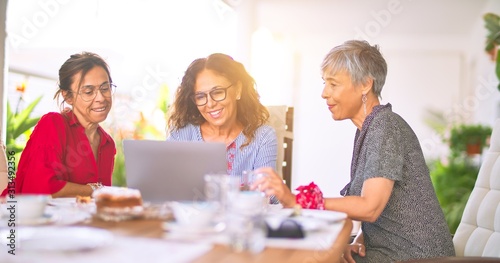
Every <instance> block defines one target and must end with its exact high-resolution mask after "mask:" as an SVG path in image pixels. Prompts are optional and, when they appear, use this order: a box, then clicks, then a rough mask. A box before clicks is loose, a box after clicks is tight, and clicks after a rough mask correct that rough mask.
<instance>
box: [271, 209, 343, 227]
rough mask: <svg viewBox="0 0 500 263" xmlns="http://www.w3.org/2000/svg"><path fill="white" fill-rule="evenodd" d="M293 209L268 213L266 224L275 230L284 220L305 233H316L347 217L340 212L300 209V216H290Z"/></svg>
mask: <svg viewBox="0 0 500 263" xmlns="http://www.w3.org/2000/svg"><path fill="white" fill-rule="evenodd" d="M293 212H294V209H291V208H284V209H281V210H276V211H273V212H272V213H268V214H267V216H266V222H267V223H268V225H269V226H270V227H272V228H275V229H277V228H278V227H279V226H280V224H281V222H283V221H284V220H293V221H295V222H297V223H299V224H300V225H301V226H302V228H303V229H304V230H305V231H317V230H320V229H323V228H325V227H327V226H328V225H329V224H332V223H336V222H340V221H342V220H344V219H345V218H346V217H347V215H346V214H345V213H342V212H336V211H329V210H316V209H302V211H301V215H300V216H291V215H292V213H293Z"/></svg>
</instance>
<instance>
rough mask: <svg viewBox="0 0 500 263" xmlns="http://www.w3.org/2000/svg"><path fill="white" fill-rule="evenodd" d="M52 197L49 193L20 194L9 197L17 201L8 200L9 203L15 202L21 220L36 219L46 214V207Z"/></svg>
mask: <svg viewBox="0 0 500 263" xmlns="http://www.w3.org/2000/svg"><path fill="white" fill-rule="evenodd" d="M50 199H51V196H50V195H48V194H18V195H16V196H15V198H14V199H9V200H14V201H16V203H9V202H8V204H15V207H16V210H17V216H18V218H19V219H20V220H27V219H36V218H41V217H43V216H44V213H45V207H46V206H47V203H48V202H49V200H50ZM9 200H7V201H9Z"/></svg>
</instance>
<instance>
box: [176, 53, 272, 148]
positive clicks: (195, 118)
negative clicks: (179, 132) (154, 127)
mask: <svg viewBox="0 0 500 263" xmlns="http://www.w3.org/2000/svg"><path fill="white" fill-rule="evenodd" d="M204 69H209V70H212V71H213V72H215V73H217V74H219V75H221V76H223V77H225V78H226V79H228V80H229V81H230V82H231V83H235V84H236V83H238V82H239V83H241V97H240V100H238V101H237V116H236V118H237V120H238V121H239V122H240V123H241V124H242V125H243V127H244V128H243V134H244V135H245V136H246V137H247V140H246V141H245V143H244V144H243V145H242V147H244V146H247V145H248V144H249V143H250V142H251V141H252V140H253V138H254V136H255V131H256V130H257V129H258V128H259V127H260V126H262V125H263V124H265V123H266V122H267V120H268V119H269V112H268V111H267V108H266V107H265V106H264V105H262V104H261V103H260V101H259V98H260V97H259V94H258V93H257V90H256V89H255V80H254V79H253V78H252V76H250V74H248V72H247V71H246V70H245V67H244V66H243V64H241V63H239V62H237V61H235V60H233V58H231V57H230V56H228V55H225V54H221V53H215V54H211V55H210V56H208V57H206V58H199V59H196V60H194V61H193V62H192V63H191V64H190V65H189V67H188V68H187V70H186V72H185V74H184V77H183V78H182V82H181V84H180V86H179V87H178V88H177V91H176V94H175V100H174V104H173V105H172V107H171V108H170V112H169V116H168V121H167V125H168V131H172V130H176V129H180V128H183V127H185V126H186V125H187V124H194V125H201V124H202V123H204V122H205V119H204V118H203V116H202V115H201V113H200V111H199V110H198V107H197V106H196V105H195V104H194V102H193V101H192V99H191V96H192V95H193V94H194V89H195V88H194V86H195V83H196V77H197V76H198V74H199V73H200V72H201V71H202V70H204Z"/></svg>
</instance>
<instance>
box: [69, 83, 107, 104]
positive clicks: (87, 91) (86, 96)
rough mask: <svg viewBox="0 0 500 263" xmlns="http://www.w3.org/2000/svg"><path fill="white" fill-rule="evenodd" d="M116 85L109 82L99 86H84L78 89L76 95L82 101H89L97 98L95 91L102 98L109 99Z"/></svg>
mask: <svg viewBox="0 0 500 263" xmlns="http://www.w3.org/2000/svg"><path fill="white" fill-rule="evenodd" d="M115 89H116V85H115V84H113V83H110V82H105V83H102V84H101V86H99V87H97V86H93V85H85V86H82V87H81V88H80V90H79V91H78V95H80V97H81V98H82V100H84V101H87V102H88V101H91V100H93V99H95V97H96V96H97V91H100V92H101V94H102V96H103V97H106V98H109V97H111V96H112V95H113V93H114V91H115Z"/></svg>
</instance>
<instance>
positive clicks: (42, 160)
mask: <svg viewBox="0 0 500 263" xmlns="http://www.w3.org/2000/svg"><path fill="white" fill-rule="evenodd" d="M114 88H115V86H114V85H113V83H112V80H111V76H110V74H109V67H108V65H107V63H106V62H105V61H104V60H103V59H102V58H101V57H99V56H98V55H97V54H94V53H89V52H84V53H81V54H74V55H72V56H71V57H70V58H69V59H68V60H66V62H65V63H64V64H63V65H62V66H61V68H60V69H59V90H58V91H57V92H56V94H55V96H54V98H55V99H57V100H58V101H59V100H60V98H61V97H62V102H61V107H62V106H63V105H64V103H66V104H68V105H71V106H72V108H71V110H65V111H63V112H62V113H56V112H50V113H47V114H45V115H44V116H42V118H41V119H40V121H39V122H38V124H37V125H36V126H35V129H34V130H33V133H32V134H31V137H30V139H29V140H28V143H27V145H26V148H25V149H24V151H23V152H22V154H21V159H20V160H19V166H18V170H17V174H16V178H15V180H14V181H12V182H10V183H9V185H8V186H7V188H6V189H5V190H4V191H3V193H2V195H6V194H10V193H14V194H19V193H33V194H34V193H36V194H51V195H52V197H72V196H76V195H84V196H89V195H91V194H92V192H93V191H94V190H95V189H97V188H99V187H101V186H102V185H107V186H109V185H111V175H112V172H113V166H114V157H115V154H116V148H115V143H114V141H113V139H112V138H111V136H109V134H107V133H106V132H105V131H104V130H103V129H102V128H101V127H100V126H99V123H100V122H102V121H104V120H105V119H106V117H107V116H108V113H109V110H110V109H111V105H112V98H111V97H112V94H113V90H114Z"/></svg>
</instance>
